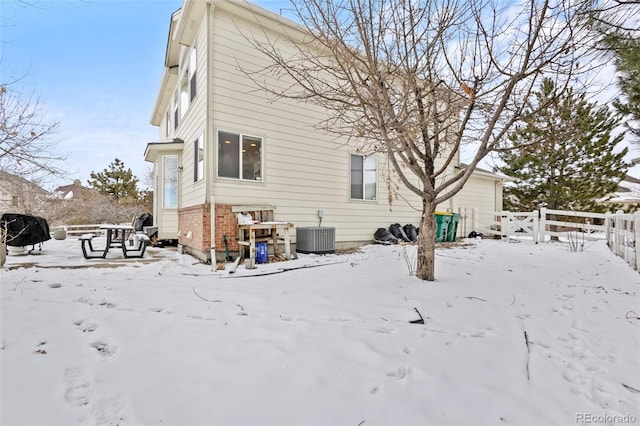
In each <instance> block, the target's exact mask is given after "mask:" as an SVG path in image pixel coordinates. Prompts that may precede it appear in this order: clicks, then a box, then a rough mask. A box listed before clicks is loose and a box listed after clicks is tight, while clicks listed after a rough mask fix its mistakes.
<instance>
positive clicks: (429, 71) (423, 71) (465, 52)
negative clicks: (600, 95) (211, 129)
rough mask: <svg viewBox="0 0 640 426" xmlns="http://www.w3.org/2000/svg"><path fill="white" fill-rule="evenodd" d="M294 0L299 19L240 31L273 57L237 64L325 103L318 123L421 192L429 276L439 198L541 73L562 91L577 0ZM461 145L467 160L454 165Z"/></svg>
mask: <svg viewBox="0 0 640 426" xmlns="http://www.w3.org/2000/svg"><path fill="white" fill-rule="evenodd" d="M581 4H582V3H581ZM292 5H293V8H294V10H295V13H296V18H297V20H298V22H299V23H300V30H296V28H295V26H293V25H283V26H282V28H281V31H280V33H279V34H277V35H276V34H275V33H269V32H268V31H267V30H265V32H264V33H263V34H245V37H246V38H247V40H249V42H250V43H251V44H252V45H253V46H254V47H255V48H257V49H258V50H259V51H260V52H261V53H262V54H264V55H266V56H267V57H268V59H269V63H270V65H269V66H266V67H264V68H261V69H260V70H258V71H256V70H255V69H253V70H249V69H244V68H243V71H244V72H245V74H246V75H248V76H249V77H250V78H251V79H252V80H253V81H254V82H255V84H256V85H258V87H259V88H260V89H261V90H265V91H266V92H268V93H269V94H270V95H271V96H273V98H274V99H276V100H277V99H279V98H286V99H293V100H297V101H301V102H307V103H311V104H314V105H317V106H320V107H322V108H323V109H324V110H325V111H326V112H327V119H326V120H324V121H322V122H319V123H318V128H320V129H322V130H323V131H326V132H329V133H332V134H334V135H337V136H339V137H342V138H344V139H345V140H347V141H348V143H349V144H351V145H352V146H353V147H354V149H357V150H359V151H360V152H362V153H365V154H373V153H376V152H379V153H384V154H385V155H386V156H387V157H388V159H389V161H390V162H391V164H392V166H393V170H394V172H395V174H396V175H397V177H398V179H399V180H400V181H401V182H402V184H404V186H406V187H407V188H409V189H410V190H411V191H412V192H413V193H415V194H416V195H417V196H418V197H419V198H420V199H421V207H422V220H421V224H420V231H421V232H420V237H419V242H418V244H419V247H418V259H417V263H418V265H417V276H418V277H419V278H421V279H423V280H429V281H432V280H434V279H435V240H436V238H435V232H436V223H435V217H434V213H435V210H436V206H437V205H438V204H440V203H442V202H444V201H445V200H447V199H449V198H451V197H452V196H453V195H455V194H456V193H457V192H458V191H460V189H461V188H462V187H463V185H464V184H465V182H467V180H468V179H469V177H470V176H471V174H472V172H473V170H474V169H475V167H476V166H477V165H478V163H479V162H480V161H481V160H482V159H483V158H484V157H485V156H487V155H488V154H490V153H491V152H495V151H497V150H501V149H507V148H508V146H506V145H505V140H506V138H505V135H506V134H507V133H508V131H509V130H510V129H511V128H512V127H514V126H515V125H516V123H518V122H519V121H526V119H527V115H526V114H528V113H530V114H532V115H535V114H536V113H537V110H533V111H531V110H525V105H527V104H528V100H529V98H530V97H531V96H533V91H534V90H535V89H536V88H537V86H538V84H539V83H540V82H541V81H542V78H543V77H549V78H552V79H553V80H554V81H555V83H556V86H557V87H558V88H559V90H558V94H559V95H562V93H563V90H562V88H564V87H566V85H567V84H568V82H569V81H570V80H571V79H574V78H575V74H576V72H578V71H579V67H578V60H577V59H578V58H579V57H580V55H581V54H582V52H581V51H580V49H579V47H578V46H577V45H576V40H577V38H578V37H577V36H578V35H577V33H576V31H578V29H576V28H574V27H573V20H574V18H575V16H576V14H577V13H580V12H581V11H580V10H579V7H578V6H574V5H573V4H571V3H570V2H568V1H567V2H565V1H562V0H557V1H550V0H547V1H545V0H528V1H523V2H521V3H514V2H509V1H505V2H500V1H486V0H435V1H433V0H411V1H409V0H397V1H396V0H338V1H331V2H326V1H322V0H300V1H295V2H292ZM256 16H258V14H256ZM282 34H285V35H286V37H282ZM580 37H582V36H580ZM581 41H582V42H584V41H585V40H581ZM292 52H293V53H292ZM582 61H583V62H582V63H583V64H585V63H588V60H584V58H583V60H582ZM241 68H242V67H241ZM463 148H465V149H466V150H469V152H470V153H471V160H470V161H469V166H468V167H465V168H460V167H456V166H458V165H459V153H460V150H461V149H463Z"/></svg>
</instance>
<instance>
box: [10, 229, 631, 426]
mask: <svg viewBox="0 0 640 426" xmlns="http://www.w3.org/2000/svg"><path fill="white" fill-rule="evenodd" d="M590 244H591V245H588V246H587V247H586V248H585V251H584V252H578V253H571V252H569V250H568V248H567V246H566V245H563V244H559V243H557V244H539V245H534V244H532V243H530V242H520V243H506V242H499V241H492V240H482V241H475V240H474V241H471V244H470V245H469V246H465V247H456V248H451V249H439V250H438V251H437V261H436V277H437V281H436V282H435V283H428V282H422V281H419V280H417V279H416V278H414V277H410V276H409V274H408V268H407V264H406V262H405V260H404V257H405V255H404V253H403V252H404V248H402V247H399V246H366V247H364V248H363V249H362V250H361V251H359V252H356V253H353V254H343V255H327V256H315V255H300V258H299V259H298V260H296V261H290V262H284V263H276V264H269V265H261V266H260V267H259V268H258V269H256V270H255V271H247V270H245V269H244V267H243V266H240V267H239V268H238V270H237V273H236V274H234V275H230V274H228V273H226V272H218V273H214V272H211V267H210V266H207V265H203V264H199V263H198V262H197V260H196V259H194V258H192V257H190V256H188V255H181V254H178V253H176V252H175V251H171V250H168V249H150V250H149V252H148V254H147V255H146V256H145V257H146V258H147V259H145V260H144V261H140V260H133V259H127V260H125V259H106V260H101V259H100V260H85V259H84V258H83V257H82V254H81V251H80V243H79V242H78V241H77V240H75V239H67V240H64V241H57V240H52V241H48V242H46V243H45V245H44V249H43V252H42V254H41V255H32V256H27V257H17V256H10V257H9V258H8V261H7V265H5V268H4V269H3V270H2V272H1V273H2V277H1V278H2V279H1V281H2V293H1V295H2V301H1V308H2V309H1V317H0V319H1V321H2V323H1V336H0V338H1V340H0V357H1V364H0V367H1V371H0V381H1V399H0V411H1V417H0V423H2V424H3V425H5V424H6V425H74V424H83V425H84V424H95V425H137V424H143V425H176V426H177V425H240V424H242V425H353V426H356V425H362V426H370V425H427V424H430V425H440V424H448V425H456V424H465V425H469V424H473V425H476V424H489V425H496V424H505V425H508V424H541V425H542V424H545V425H547V424H581V423H592V422H599V423H612V424H620V423H633V422H638V421H640V361H639V358H638V354H639V353H640V328H639V327H640V320H639V319H638V318H639V317H640V298H639V297H638V293H639V291H640V275H639V274H638V273H636V272H634V271H633V270H632V269H631V268H630V267H628V266H627V265H626V264H625V263H624V261H623V260H622V259H620V258H617V257H615V256H614V255H613V254H612V253H611V252H609V250H608V249H607V247H606V246H605V244H604V242H601V241H599V242H595V243H590ZM406 250H407V255H408V256H409V257H412V256H414V253H415V251H414V250H415V248H414V247H406ZM20 262H23V263H26V265H27V266H28V267H19V266H18V263H20ZM319 265H324V266H319ZM99 266H102V267H99ZM104 266H108V267H104ZM298 266H300V267H301V266H318V267H313V268H301V269H294V270H291V271H287V272H283V273H274V274H272V275H264V276H254V277H249V276H246V275H247V274H248V273H249V272H254V273H264V272H276V271H277V269H279V268H283V267H287V268H294V267H298ZM416 309H417V310H418V311H419V312H420V314H421V315H422V316H423V317H424V324H413V323H410V321H414V320H416V319H418V318H419V317H418V313H417V312H416ZM525 332H526V334H525ZM527 343H528V344H527Z"/></svg>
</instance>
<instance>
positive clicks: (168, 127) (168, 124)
mask: <svg viewBox="0 0 640 426" xmlns="http://www.w3.org/2000/svg"><path fill="white" fill-rule="evenodd" d="M164 124H165V128H164V132H165V137H166V138H168V137H169V135H170V134H171V110H170V108H169V109H167V114H166V117H165V123H164Z"/></svg>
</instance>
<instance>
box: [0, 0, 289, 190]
mask: <svg viewBox="0 0 640 426" xmlns="http://www.w3.org/2000/svg"><path fill="white" fill-rule="evenodd" d="M182 3H183V2H182V0H137V1H132V0H101V1H98V0H45V1H42V0H0V16H1V17H2V22H1V26H0V41H1V44H0V51H1V52H2V56H1V60H0V74H1V76H0V77H1V78H0V81H2V82H6V81H10V80H12V79H13V78H20V79H21V80H20V84H19V85H17V86H15V87H14V88H18V89H19V90H21V91H22V92H25V93H31V92H34V93H35V94H37V95H39V96H40V102H41V103H42V105H43V106H44V107H45V111H46V119H47V121H48V120H54V121H58V122H59V123H60V131H59V133H58V134H57V135H55V139H56V140H58V151H59V152H60V153H61V154H66V155H68V156H69V161H68V162H67V169H68V171H69V174H68V176H67V177H66V178H65V179H64V180H63V181H58V182H55V185H64V184H70V183H72V182H73V180H74V179H80V180H81V181H82V183H83V184H84V185H86V181H87V180H88V179H89V174H90V173H91V172H92V171H95V172H99V171H102V170H104V169H105V168H106V167H108V165H109V163H110V162H112V161H113V160H114V159H115V158H116V157H117V158H119V159H120V160H122V161H124V163H125V166H127V167H129V168H131V169H132V171H133V172H134V174H135V175H136V176H138V177H139V178H141V177H142V176H143V175H145V174H146V171H147V170H148V169H149V168H150V166H151V164H150V163H145V161H144V149H145V147H146V144H147V142H151V141H154V140H157V139H158V135H159V130H158V128H157V127H154V126H152V125H151V124H149V121H150V118H151V113H152V109H153V106H154V102H155V100H156V95H157V92H158V88H159V85H160V78H161V76H162V71H163V65H164V54H165V49H166V46H167V37H168V32H169V22H170V18H171V14H172V13H173V12H174V11H176V10H178V9H179V8H180V7H181V6H182ZM254 3H256V4H258V5H260V6H262V7H266V8H269V9H271V10H273V11H275V12H278V11H279V9H280V8H287V7H290V5H289V3H288V2H287V1H286V0H283V1H281V0H271V1H269V0H263V1H254Z"/></svg>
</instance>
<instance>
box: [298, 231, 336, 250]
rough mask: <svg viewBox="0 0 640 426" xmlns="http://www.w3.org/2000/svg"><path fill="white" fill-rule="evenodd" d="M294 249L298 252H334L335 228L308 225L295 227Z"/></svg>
mask: <svg viewBox="0 0 640 426" xmlns="http://www.w3.org/2000/svg"><path fill="white" fill-rule="evenodd" d="M296 251H297V252H298V253H317V254H326V253H335V252H336V228H330V227H327V226H309V227H303V228H296Z"/></svg>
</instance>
